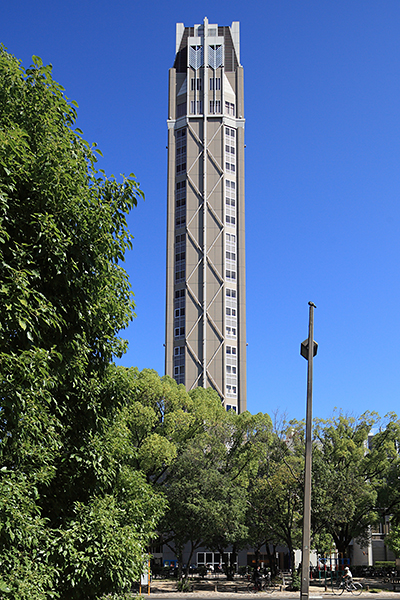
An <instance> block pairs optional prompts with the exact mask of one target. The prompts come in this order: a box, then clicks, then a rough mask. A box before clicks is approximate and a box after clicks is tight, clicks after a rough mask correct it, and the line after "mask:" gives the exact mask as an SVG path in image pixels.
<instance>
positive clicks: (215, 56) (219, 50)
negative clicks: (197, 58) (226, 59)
mask: <svg viewBox="0 0 400 600" xmlns="http://www.w3.org/2000/svg"><path fill="white" fill-rule="evenodd" d="M223 56H224V48H223V46H216V47H214V46H209V47H208V64H209V66H210V67H211V68H212V69H214V70H215V69H218V67H221V66H222V63H223Z"/></svg>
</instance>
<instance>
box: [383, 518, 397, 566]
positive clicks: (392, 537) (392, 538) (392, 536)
mask: <svg viewBox="0 0 400 600" xmlns="http://www.w3.org/2000/svg"><path fill="white" fill-rule="evenodd" d="M385 544H386V545H387V547H388V548H389V549H390V550H391V551H392V552H393V554H394V555H395V556H396V558H400V525H393V526H392V527H391V529H390V533H389V534H388V535H387V536H386V538H385Z"/></svg>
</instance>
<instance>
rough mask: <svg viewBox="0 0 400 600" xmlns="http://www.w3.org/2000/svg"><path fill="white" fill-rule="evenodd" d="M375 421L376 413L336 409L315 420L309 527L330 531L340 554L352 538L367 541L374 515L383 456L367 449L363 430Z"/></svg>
mask: <svg viewBox="0 0 400 600" xmlns="http://www.w3.org/2000/svg"><path fill="white" fill-rule="evenodd" d="M379 420H380V419H379V416H378V415H377V414H376V413H371V414H370V413H365V414H364V415H361V416H360V417H359V418H354V417H348V416H345V415H342V414H338V415H337V416H334V417H332V418H331V419H328V420H316V422H315V425H314V438H315V444H314V448H313V486H312V488H313V499H312V524H313V531H314V533H315V534H319V533H321V532H323V531H324V532H326V533H329V534H330V535H331V536H332V538H333V540H334V542H335V545H336V548H337V550H338V552H339V555H340V556H343V557H344V556H345V555H346V553H347V549H348V546H349V544H350V542H351V540H352V539H357V540H358V541H360V543H361V544H363V543H364V544H365V543H367V541H368V539H369V528H370V525H371V524H373V523H375V522H376V520H377V518H378V515H377V511H376V508H377V491H376V485H375V484H376V482H377V477H378V475H380V474H382V473H383V471H385V470H386V464H385V461H386V459H385V457H384V455H383V454H381V453H380V452H379V451H378V450H377V448H376V449H374V448H372V449H369V448H368V435H369V433H370V432H371V430H372V428H373V427H376V426H377V425H378V423H379Z"/></svg>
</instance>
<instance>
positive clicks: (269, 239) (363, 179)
mask: <svg viewBox="0 0 400 600" xmlns="http://www.w3.org/2000/svg"><path fill="white" fill-rule="evenodd" d="M205 16H207V17H208V19H209V20H210V22H211V23H218V24H219V25H230V24H231V22H232V21H240V24H241V62H242V64H243V66H244V69H245V108H246V110H245V113H246V114H245V116H246V144H247V148H246V232H247V337H248V340H247V341H248V361H247V364H248V370H247V376H248V409H249V410H250V411H251V412H253V413H254V412H258V411H263V412H270V413H272V412H273V411H275V410H277V409H279V410H280V411H281V412H286V413H287V416H288V417H293V418H302V417H303V416H304V413H305V397H306V367H307V363H306V361H305V360H304V359H303V358H301V357H300V355H299V346H300V342H301V341H302V340H304V339H305V338H307V335H308V330H307V328H308V304H307V303H308V301H309V300H312V301H313V302H315V304H316V305H317V309H316V311H315V339H316V340H317V341H318V343H319V352H318V356H317V357H316V359H315V362H314V376H315V377H314V415H315V416H318V417H322V418H325V417H328V416H329V415H330V414H331V413H332V410H333V408H334V407H340V408H342V409H343V411H344V412H349V413H353V414H355V415H358V414H361V413H362V412H363V411H365V410H371V411H372V410H376V411H378V412H379V413H380V414H381V415H384V414H385V413H387V412H388V411H397V410H400V409H399V393H400V369H399V362H400V285H399V281H400V272H399V260H400V235H399V224H400V2H399V1H398V0H394V1H393V0H384V1H379V0H375V1H371V0H351V1H349V0H265V1H263V2H253V1H252V0H247V1H246V2H239V1H237V0H230V1H229V2H227V1H220V2H217V1H213V2H210V1H209V0H206V1H203V2H197V3H196V2H187V1H185V2H183V1H182V0H176V1H175V2H155V3H154V2H151V3H150V2H149V3H146V2H139V1H138V0H136V1H134V0H131V1H128V0H125V1H124V0H114V1H113V2H111V1H110V0H97V1H96V2H94V1H92V0H90V1H88V0H69V1H68V2H67V1H65V0H53V1H51V2H50V1H49V0H40V2H33V1H32V0H30V1H28V0H15V1H14V2H2V3H1V6H0V32H1V34H0V41H1V42H3V43H4V44H5V46H6V47H7V48H8V50H9V51H10V52H11V53H13V54H14V55H16V56H17V57H18V58H20V59H22V61H23V64H24V66H25V67H27V66H28V65H29V64H31V56H32V55H33V54H36V55H39V56H41V57H42V59H43V61H44V62H45V63H52V64H53V73H54V77H55V79H56V80H58V81H59V82H60V83H61V84H62V85H63V86H64V87H65V89H66V93H67V95H68V96H69V97H70V98H72V99H74V100H76V101H77V102H78V104H79V107H80V108H79V113H78V114H79V127H80V128H81V129H82V130H83V132H84V137H85V138H86V139H87V140H88V141H90V142H97V144H98V145H99V147H100V149H101V150H102V152H103V155H104V159H102V160H101V162H100V163H99V166H100V168H104V169H105V170H106V172H107V173H108V174H111V173H114V174H115V175H119V174H120V173H126V174H128V173H130V172H134V173H135V174H136V176H137V179H138V180H139V182H140V183H141V186H142V189H143V190H144V192H145V194H146V200H145V202H144V203H141V204H140V205H139V206H138V208H137V209H135V210H134V211H133V212H132V214H131V217H130V228H131V231H132V233H133V234H134V236H135V242H134V249H133V251H132V252H130V253H129V255H128V256H127V262H126V268H127V271H128V273H129V275H130V280H131V284H132V288H133V291H134V293H135V297H136V304H137V310H136V312H137V318H136V319H135V321H134V322H133V323H132V325H131V326H130V327H129V329H128V330H126V331H125V337H128V338H129V343H130V345H129V351H128V353H127V355H126V356H125V357H124V360H123V364H125V365H129V366H131V365H134V366H138V367H139V368H140V369H142V368H144V367H149V368H154V369H156V370H157V371H158V372H159V373H160V374H163V372H164V348H163V342H164V306H165V235H166V234H165V230H166V149H165V146H166V140H167V128H166V118H167V81H168V69H169V67H171V66H172V64H173V59H174V51H175V23H176V22H183V23H184V24H185V25H187V26H189V25H193V24H195V23H201V22H202V20H203V18H204V17H205Z"/></svg>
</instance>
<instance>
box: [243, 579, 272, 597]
mask: <svg viewBox="0 0 400 600" xmlns="http://www.w3.org/2000/svg"><path fill="white" fill-rule="evenodd" d="M278 590H279V584H278V583H276V582H275V581H271V577H263V578H262V579H260V580H259V581H258V582H257V583H256V582H254V581H250V583H249V584H248V586H247V592H248V593H251V594H256V593H257V592H266V593H267V594H272V592H274V591H276V592H277V591H278Z"/></svg>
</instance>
